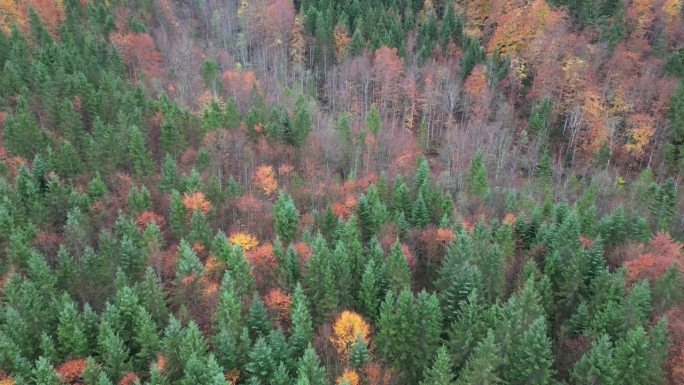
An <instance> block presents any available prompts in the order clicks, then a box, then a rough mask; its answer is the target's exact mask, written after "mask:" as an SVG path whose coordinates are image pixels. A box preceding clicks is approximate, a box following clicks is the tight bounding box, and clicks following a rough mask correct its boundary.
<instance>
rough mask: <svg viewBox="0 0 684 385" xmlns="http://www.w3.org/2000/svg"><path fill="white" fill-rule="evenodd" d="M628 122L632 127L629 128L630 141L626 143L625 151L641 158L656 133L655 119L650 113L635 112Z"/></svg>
mask: <svg viewBox="0 0 684 385" xmlns="http://www.w3.org/2000/svg"><path fill="white" fill-rule="evenodd" d="M627 124H628V125H629V126H630V127H631V128H630V129H629V139H630V142H629V143H627V144H625V151H627V152H628V153H630V154H631V155H632V156H634V158H639V157H640V156H641V155H642V154H643V153H644V148H645V147H646V145H647V144H649V143H650V142H651V139H652V138H653V135H654V134H655V128H654V125H655V122H654V119H653V117H651V116H649V115H645V114H635V115H632V116H630V117H629V119H628V120H627Z"/></svg>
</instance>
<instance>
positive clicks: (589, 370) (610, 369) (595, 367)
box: [571, 334, 618, 385]
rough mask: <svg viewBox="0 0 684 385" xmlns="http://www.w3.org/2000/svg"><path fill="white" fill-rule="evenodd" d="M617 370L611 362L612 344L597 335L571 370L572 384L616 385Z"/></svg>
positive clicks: (605, 336) (612, 361)
mask: <svg viewBox="0 0 684 385" xmlns="http://www.w3.org/2000/svg"><path fill="white" fill-rule="evenodd" d="M617 376H618V372H617V368H616V367H615V362H614V360H613V344H612V343H611V341H610V337H608V335H606V334H601V335H599V336H598V337H597V338H596V339H595V340H594V342H593V343H592V345H591V349H590V350H589V351H588V352H587V353H585V354H584V355H583V356H582V358H580V360H579V361H578V362H577V363H576V364H575V366H574V368H573V369H572V375H571V378H572V380H573V383H574V384H577V385H581V384H596V385H613V384H617V382H616V381H617Z"/></svg>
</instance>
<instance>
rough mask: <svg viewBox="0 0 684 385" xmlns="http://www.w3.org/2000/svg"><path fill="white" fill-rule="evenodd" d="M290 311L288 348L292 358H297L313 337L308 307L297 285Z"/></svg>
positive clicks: (299, 286) (302, 291) (301, 290)
mask: <svg viewBox="0 0 684 385" xmlns="http://www.w3.org/2000/svg"><path fill="white" fill-rule="evenodd" d="M291 309H292V313H291V318H292V326H291V328H290V348H291V350H292V356H293V357H295V358H298V357H301V356H302V355H303V354H304V351H305V349H306V347H307V346H308V345H309V343H311V341H312V339H313V335H314V331H313V325H312V321H311V314H310V313H309V305H308V303H307V301H306V296H305V295H304V290H303V289H302V286H301V285H300V284H299V283H297V286H296V287H295V290H294V293H293V295H292V303H291Z"/></svg>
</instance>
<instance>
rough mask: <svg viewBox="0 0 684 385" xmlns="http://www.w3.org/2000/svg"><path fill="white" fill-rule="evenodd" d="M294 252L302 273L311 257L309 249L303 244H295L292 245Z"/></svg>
mask: <svg viewBox="0 0 684 385" xmlns="http://www.w3.org/2000/svg"><path fill="white" fill-rule="evenodd" d="M293 247H294V250H295V252H297V255H298V256H299V270H300V271H301V272H302V273H304V271H305V270H306V265H307V264H308V263H309V259H310V258H311V256H312V255H313V253H312V252H311V248H310V247H309V245H307V244H306V243H305V242H297V243H295V244H294V245H293Z"/></svg>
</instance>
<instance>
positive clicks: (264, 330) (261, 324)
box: [247, 293, 272, 339]
mask: <svg viewBox="0 0 684 385" xmlns="http://www.w3.org/2000/svg"><path fill="white" fill-rule="evenodd" d="M247 327H248V328H249V332H250V336H251V337H252V339H256V338H257V337H259V336H264V337H265V336H267V335H268V333H269V332H270V331H271V328H272V326H271V321H270V320H269V318H268V314H267V313H266V308H265V307H264V302H263V301H262V300H261V297H259V295H258V294H257V293H254V297H253V298H252V306H251V307H250V308H249V315H248V317H247Z"/></svg>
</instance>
